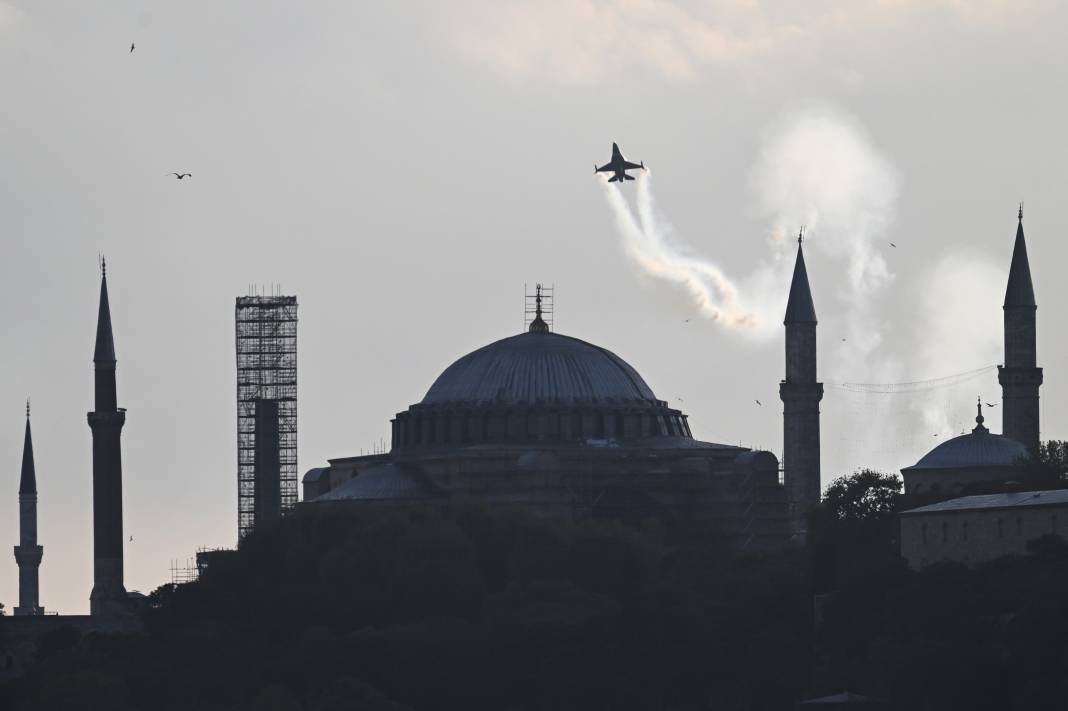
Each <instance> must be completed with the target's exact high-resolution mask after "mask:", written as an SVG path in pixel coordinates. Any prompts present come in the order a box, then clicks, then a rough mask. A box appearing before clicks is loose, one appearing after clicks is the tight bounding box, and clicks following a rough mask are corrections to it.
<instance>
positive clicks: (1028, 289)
mask: <svg viewBox="0 0 1068 711" xmlns="http://www.w3.org/2000/svg"><path fill="white" fill-rule="evenodd" d="M1014 306H1029V307H1034V306H1035V289H1034V286H1033V285H1032V284H1031V265H1030V264H1029V263H1028V261H1027V243H1026V242H1025V241H1024V231H1023V210H1022V209H1021V210H1020V221H1019V223H1018V224H1017V226H1016V245H1015V246H1014V247H1013V248H1012V265H1011V266H1010V267H1009V283H1008V286H1007V287H1005V308H1007V309H1008V308H1012V307H1014Z"/></svg>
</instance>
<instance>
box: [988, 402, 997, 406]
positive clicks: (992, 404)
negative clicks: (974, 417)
mask: <svg viewBox="0 0 1068 711" xmlns="http://www.w3.org/2000/svg"><path fill="white" fill-rule="evenodd" d="M985 405H986V406H987V407H997V406H998V405H997V403H996V402H988V403H985Z"/></svg>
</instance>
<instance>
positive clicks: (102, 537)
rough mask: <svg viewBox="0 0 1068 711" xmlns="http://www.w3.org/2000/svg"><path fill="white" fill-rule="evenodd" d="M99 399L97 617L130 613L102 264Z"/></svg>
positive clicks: (120, 415)
mask: <svg viewBox="0 0 1068 711" xmlns="http://www.w3.org/2000/svg"><path fill="white" fill-rule="evenodd" d="M93 365H94V368H95V373H96V375H95V378H96V385H95V391H96V399H95V407H96V409H95V410H94V411H93V412H90V413H89V414H88V418H89V428H90V429H91V430H92V432H93V592H92V594H90V596H89V611H90V614H92V615H94V616H115V615H123V614H125V613H126V612H127V610H128V607H127V597H126V588H125V587H124V586H123V580H122V449H121V444H120V437H121V435H122V426H123V424H124V423H125V422H126V410H125V409H121V408H119V407H118V405H117V404H116V403H117V398H116V394H115V340H114V338H113V337H112V334H111V307H110V306H109V304H108V277H107V265H106V263H105V264H102V274H101V278H100V311H99V314H98V316H97V322H96V350H95V352H94V354H93Z"/></svg>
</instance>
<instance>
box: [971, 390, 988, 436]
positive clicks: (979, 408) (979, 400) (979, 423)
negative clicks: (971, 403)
mask: <svg viewBox="0 0 1068 711" xmlns="http://www.w3.org/2000/svg"><path fill="white" fill-rule="evenodd" d="M975 399H976V403H975V409H976V412H978V414H977V415H976V416H975V429H974V430H972V432H979V431H983V432H986V427H984V426H983V422H985V421H986V418H985V417H983V396H982V395H977V396H976V398H975Z"/></svg>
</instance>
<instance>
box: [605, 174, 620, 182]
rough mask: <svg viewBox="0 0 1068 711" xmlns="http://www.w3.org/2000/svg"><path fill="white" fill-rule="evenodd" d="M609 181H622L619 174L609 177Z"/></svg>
mask: <svg viewBox="0 0 1068 711" xmlns="http://www.w3.org/2000/svg"><path fill="white" fill-rule="evenodd" d="M608 182H610V183H618V182H621V181H620V180H619V176H618V175H613V176H612V177H611V178H609V179H608Z"/></svg>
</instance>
